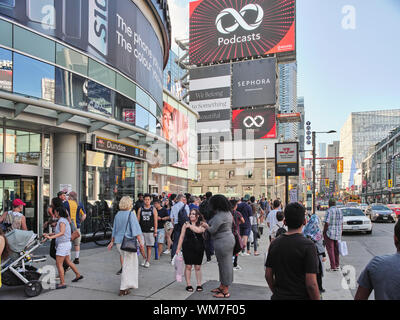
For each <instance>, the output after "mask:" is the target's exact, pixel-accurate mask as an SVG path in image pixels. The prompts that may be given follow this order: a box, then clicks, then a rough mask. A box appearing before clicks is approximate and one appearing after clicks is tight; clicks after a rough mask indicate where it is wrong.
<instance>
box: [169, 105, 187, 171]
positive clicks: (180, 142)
mask: <svg viewBox="0 0 400 320" xmlns="http://www.w3.org/2000/svg"><path fill="white" fill-rule="evenodd" d="M162 124H163V127H162V135H163V137H164V138H165V139H166V140H168V141H170V142H171V143H172V144H174V145H176V146H177V149H178V157H179V158H178V162H177V163H175V164H173V166H175V167H179V168H182V169H188V168H189V154H188V141H189V121H188V117H187V116H185V115H184V114H183V113H182V112H179V111H178V110H177V109H175V108H174V107H172V106H171V105H169V104H168V103H166V102H164V109H163V119H162Z"/></svg>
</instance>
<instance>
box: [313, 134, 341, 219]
mask: <svg viewBox="0 0 400 320" xmlns="http://www.w3.org/2000/svg"><path fill="white" fill-rule="evenodd" d="M317 133H328V134H330V133H336V131H335V130H330V131H328V132H315V131H313V132H312V158H313V160H312V163H313V165H312V169H313V177H312V178H313V182H312V212H313V214H314V213H315V202H316V201H315V200H316V199H315V198H316V197H315V189H316V188H315V183H316V182H315V180H316V179H315V171H316V163H315V162H316V157H317V156H316V150H315V145H316V142H315V139H316V135H317Z"/></svg>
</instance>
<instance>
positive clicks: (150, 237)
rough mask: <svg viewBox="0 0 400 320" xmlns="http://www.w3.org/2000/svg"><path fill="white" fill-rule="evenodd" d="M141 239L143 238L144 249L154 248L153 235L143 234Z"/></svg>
mask: <svg viewBox="0 0 400 320" xmlns="http://www.w3.org/2000/svg"><path fill="white" fill-rule="evenodd" d="M143 238H144V245H145V246H146V247H154V243H155V239H154V233H153V232H151V233H143Z"/></svg>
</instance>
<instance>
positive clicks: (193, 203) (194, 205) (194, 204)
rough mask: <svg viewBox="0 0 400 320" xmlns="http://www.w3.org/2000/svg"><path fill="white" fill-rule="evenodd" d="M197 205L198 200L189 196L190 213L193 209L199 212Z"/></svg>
mask: <svg viewBox="0 0 400 320" xmlns="http://www.w3.org/2000/svg"><path fill="white" fill-rule="evenodd" d="M199 203H200V199H199V198H198V197H195V196H191V197H190V204H189V209H190V211H192V210H193V209H197V210H199Z"/></svg>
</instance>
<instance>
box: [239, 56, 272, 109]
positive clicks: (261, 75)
mask: <svg viewBox="0 0 400 320" xmlns="http://www.w3.org/2000/svg"><path fill="white" fill-rule="evenodd" d="M275 104H276V59H275V58H268V59H260V60H252V61H245V62H239V63H234V64H233V87H232V108H243V107H250V106H259V105H275Z"/></svg>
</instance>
